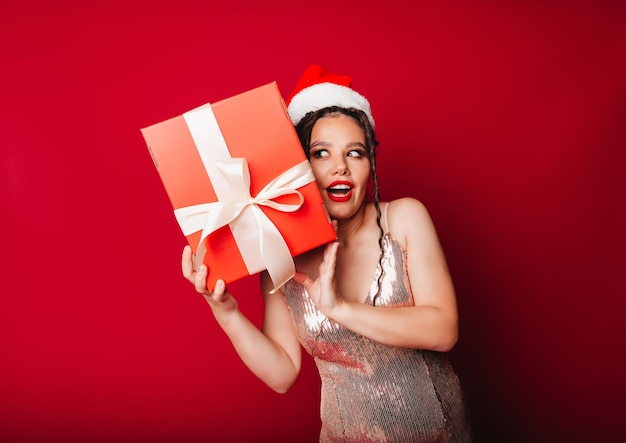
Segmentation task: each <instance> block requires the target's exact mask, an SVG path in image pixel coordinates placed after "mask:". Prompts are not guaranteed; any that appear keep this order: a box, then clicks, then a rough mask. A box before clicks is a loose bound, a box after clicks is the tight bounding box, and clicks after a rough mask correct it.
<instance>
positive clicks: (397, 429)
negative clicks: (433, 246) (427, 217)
mask: <svg viewBox="0 0 626 443" xmlns="http://www.w3.org/2000/svg"><path fill="white" fill-rule="evenodd" d="M383 247H384V249H383V250H384V255H383V260H382V269H381V268H380V267H379V269H378V270H377V273H376V275H375V277H374V279H373V283H372V287H371V290H370V295H369V296H368V298H367V300H366V303H368V304H374V300H375V305H376V306H381V307H392V306H394V307H400V306H413V304H414V303H413V296H412V294H411V291H410V287H409V280H408V275H407V270H406V251H404V250H403V249H402V247H401V246H400V244H399V243H398V242H397V241H396V240H395V239H393V238H392V237H391V236H389V235H388V234H386V235H385V237H384V239H383ZM382 270H384V273H383V277H382V281H381V284H380V287H381V290H380V292H378V283H377V279H378V275H379V273H380V272H381V271H382ZM284 294H285V298H286V300H287V303H288V305H289V308H290V310H291V313H292V317H293V321H294V325H295V328H296V333H297V335H298V338H299V340H300V343H301V344H302V346H303V347H304V348H305V350H306V351H307V352H308V353H309V354H311V355H312V356H313V357H314V359H315V363H316V365H317V367H318V370H319V373H320V377H321V380H322V400H321V408H320V413H321V418H322V429H321V432H320V441H321V442H411V443H415V442H469V441H471V438H470V430H469V420H468V417H467V412H466V409H465V405H464V401H463V397H462V392H461V387H460V384H459V380H458V378H457V376H456V374H455V372H454V369H453V368H452V366H451V364H450V362H449V360H448V358H447V355H446V354H445V353H439V352H434V351H424V350H415V349H407V348H398V347H392V346H387V345H383V344H380V343H377V342H374V341H372V340H370V339H367V338H365V337H363V336H360V335H358V334H355V333H354V332H352V331H350V330H348V329H346V328H344V327H343V326H341V325H339V324H337V323H335V322H333V321H332V320H330V319H328V318H326V316H324V315H323V314H322V313H321V312H320V311H318V310H317V308H316V307H315V305H314V303H313V301H312V300H311V299H310V298H309V297H308V294H307V293H306V290H305V289H304V288H303V287H302V286H301V285H300V284H298V283H296V282H294V281H290V282H288V283H287V285H285V287H284ZM372 294H377V296H376V297H372Z"/></svg>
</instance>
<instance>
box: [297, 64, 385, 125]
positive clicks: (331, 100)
mask: <svg viewBox="0 0 626 443" xmlns="http://www.w3.org/2000/svg"><path fill="white" fill-rule="evenodd" d="M286 104H287V113H288V114H289V118H291V121H292V122H293V124H294V125H297V124H298V123H299V122H300V120H302V118H303V117H304V116H305V115H306V114H307V113H309V112H312V111H318V110H320V109H323V108H327V107H329V106H339V107H341V108H356V109H360V110H361V111H363V112H365V114H366V115H367V117H368V118H369V121H370V123H371V124H372V127H374V118H373V117H372V110H371V108H370V103H369V101H367V99H366V98H365V97H363V96H362V95H361V94H359V93H358V92H356V91H355V90H354V89H352V78H350V77H348V76H345V75H335V74H333V73H331V72H329V71H327V70H326V69H324V68H323V67H321V66H318V65H312V66H309V67H308V68H307V70H306V71H305V72H304V74H303V75H302V77H301V78H300V80H299V81H298V84H297V85H296V87H295V89H294V91H293V92H292V93H291V95H290V96H289V98H288V99H287V101H286Z"/></svg>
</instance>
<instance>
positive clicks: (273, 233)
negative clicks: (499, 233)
mask: <svg viewBox="0 0 626 443" xmlns="http://www.w3.org/2000/svg"><path fill="white" fill-rule="evenodd" d="M206 166H207V170H209V169H210V171H209V172H210V174H209V176H210V178H211V183H212V184H213V186H214V188H215V189H216V190H219V192H218V195H219V200H218V201H216V202H211V203H203V204H199V205H193V206H188V207H185V208H179V209H176V210H174V214H175V215H176V219H177V220H178V223H179V225H180V227H181V229H182V231H183V233H184V234H185V235H190V234H193V233H195V232H198V231H200V230H202V236H201V238H200V242H199V244H198V248H197V251H196V265H197V266H199V265H201V264H202V261H203V259H204V256H205V254H206V246H205V244H204V240H205V239H206V238H207V237H208V236H209V234H211V233H212V232H215V231H216V230H218V229H220V228H221V227H223V226H226V225H228V224H230V227H231V230H232V231H233V236H234V238H235V242H236V243H237V246H238V247H239V250H240V252H241V255H242V257H243V260H244V263H245V264H246V267H247V269H248V272H249V273H250V274H253V273H255V272H259V271H261V270H263V269H267V271H268V273H269V276H270V278H271V279H272V283H273V284H274V291H275V290H276V289H278V288H280V287H281V286H282V285H284V284H285V283H286V282H287V281H288V280H289V279H290V278H291V277H293V275H294V274H295V266H294V263H293V259H292V257H291V253H290V252H289V248H288V247H287V243H285V240H284V238H283V237H282V235H281V234H280V232H279V231H278V228H276V226H275V225H274V224H273V223H272V221H271V220H270V219H269V218H268V217H267V216H266V215H265V213H264V212H263V211H262V210H261V208H260V207H259V206H260V205H263V206H267V207H270V208H273V209H275V210H277V211H281V212H294V211H297V210H298V209H300V207H301V206H302V203H303V202H304V197H303V196H302V194H301V193H300V192H299V191H298V190H297V188H300V187H302V186H304V185H306V184H308V183H311V182H313V181H315V176H314V175H313V172H312V170H311V166H310V164H309V163H308V161H306V160H305V161H303V162H301V163H299V164H297V165H295V166H293V167H292V168H290V169H288V170H287V171H285V172H283V173H282V174H280V175H279V176H278V177H276V178H275V179H274V180H272V181H271V182H269V183H268V184H267V185H266V186H265V187H264V188H263V189H262V190H261V191H260V192H259V193H258V194H257V195H256V196H255V197H252V196H251V195H250V171H249V169H248V162H247V161H246V159H245V158H224V159H221V160H218V161H214V162H212V163H211V165H210V166H209V165H206ZM285 195H297V196H298V198H299V202H298V203H278V202H276V201H274V199H276V198H277V197H280V196H285ZM235 221H236V223H234V222H235Z"/></svg>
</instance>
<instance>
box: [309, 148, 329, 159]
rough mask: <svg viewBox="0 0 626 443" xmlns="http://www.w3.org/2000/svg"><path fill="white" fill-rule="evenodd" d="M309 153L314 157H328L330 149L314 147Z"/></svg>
mask: <svg viewBox="0 0 626 443" xmlns="http://www.w3.org/2000/svg"><path fill="white" fill-rule="evenodd" d="M309 155H310V156H311V157H313V158H322V157H328V151H327V150H326V149H313V150H312V152H310V153H309Z"/></svg>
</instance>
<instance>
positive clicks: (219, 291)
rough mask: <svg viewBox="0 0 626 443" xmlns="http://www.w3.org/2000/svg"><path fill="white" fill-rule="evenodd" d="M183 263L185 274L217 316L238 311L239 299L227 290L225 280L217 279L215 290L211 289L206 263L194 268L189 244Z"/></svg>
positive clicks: (185, 250) (184, 252) (185, 249)
mask: <svg viewBox="0 0 626 443" xmlns="http://www.w3.org/2000/svg"><path fill="white" fill-rule="evenodd" d="M181 264H182V270H183V276H184V277H185V278H186V279H187V280H189V282H190V283H191V284H192V285H194V286H195V288H196V291H198V292H199V293H200V294H202V296H203V297H204V299H205V300H206V301H207V303H208V304H209V306H211V309H212V310H213V314H214V315H215V316H216V317H218V316H220V317H221V316H224V315H227V314H230V313H233V312H235V311H237V309H238V305H237V300H235V297H233V296H232V294H231V293H230V292H228V291H227V290H226V285H225V284H224V280H217V282H216V283H215V289H214V290H213V291H209V289H208V288H207V286H206V279H207V275H208V269H207V267H206V265H204V264H203V265H201V266H200V269H197V270H196V269H194V257H193V254H192V252H191V247H190V246H189V245H186V246H185V248H184V249H183V256H182V263H181Z"/></svg>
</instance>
